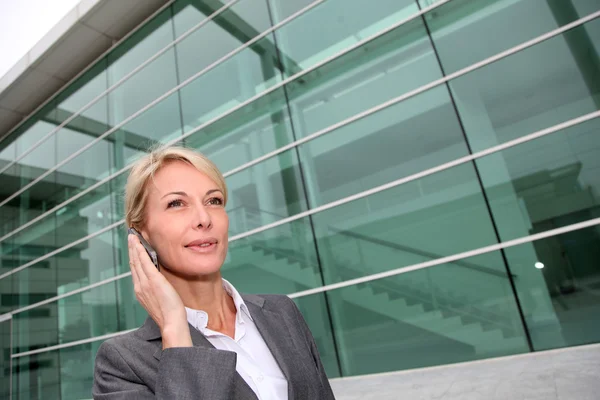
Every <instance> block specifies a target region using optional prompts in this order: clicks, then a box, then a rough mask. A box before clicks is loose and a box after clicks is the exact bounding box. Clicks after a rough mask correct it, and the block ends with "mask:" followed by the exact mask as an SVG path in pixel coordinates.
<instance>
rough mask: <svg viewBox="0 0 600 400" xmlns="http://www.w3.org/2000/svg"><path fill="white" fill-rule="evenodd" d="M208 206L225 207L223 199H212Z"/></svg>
mask: <svg viewBox="0 0 600 400" xmlns="http://www.w3.org/2000/svg"><path fill="white" fill-rule="evenodd" d="M208 204H210V205H211V206H222V205H223V199H222V198H220V197H211V198H210V199H209V200H208Z"/></svg>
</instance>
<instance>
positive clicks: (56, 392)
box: [12, 341, 102, 400]
mask: <svg viewBox="0 0 600 400" xmlns="http://www.w3.org/2000/svg"><path fill="white" fill-rule="evenodd" d="M101 344H102V342H100V341H98V342H92V343H85V344H81V345H78V346H73V347H67V348H64V349H60V350H54V351H51V352H45V353H39V354H34V355H31V356H25V357H18V358H16V359H14V360H13V363H14V364H15V365H16V366H15V375H14V379H13V382H14V383H15V388H16V390H15V388H13V397H12V398H13V399H21V400H30V399H59V398H60V399H88V398H91V392H92V385H93V380H94V376H93V374H94V360H95V358H96V352H97V351H98V348H99V347H100V345H101ZM59 360H60V361H59Z"/></svg>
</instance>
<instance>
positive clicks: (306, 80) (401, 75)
mask: <svg viewBox="0 0 600 400" xmlns="http://www.w3.org/2000/svg"><path fill="white" fill-rule="evenodd" d="M441 77H442V73H441V71H440V68H439V65H438V63H437V60H436V57H435V54H434V52H433V49H432V47H431V44H430V41H429V39H428V37H427V32H426V30H425V27H424V26H423V23H422V21H421V20H420V19H417V20H415V21H411V22H410V23H407V24H404V25H402V26H401V27H398V28H396V29H394V30H393V31H391V32H389V33H387V34H385V35H383V36H381V37H379V38H378V39H375V40H373V41H371V42H369V43H367V44H365V45H363V46H361V47H359V48H356V49H354V50H353V51H351V52H349V53H347V54H345V55H344V56H341V57H339V58H336V59H335V60H333V61H331V62H329V63H327V64H325V65H324V66H322V67H320V68H317V69H316V70H314V71H312V72H310V73H308V74H307V75H304V76H303V77H302V78H301V79H300V80H298V81H293V82H291V83H290V84H288V95H289V98H290V107H291V108H292V111H293V114H292V115H293V117H294V127H295V128H296V131H297V132H299V135H300V136H307V135H309V134H312V133H315V132H317V131H319V130H321V129H324V128H327V127H329V126H331V125H333V124H335V123H338V122H340V121H342V120H344V119H347V118H350V117H353V116H355V115H357V114H359V113H361V112H363V111H365V110H367V109H369V108H372V107H375V106H377V105H380V104H382V103H384V102H386V101H388V100H391V99H393V98H395V97H398V96H400V95H402V94H405V93H407V92H409V91H411V90H414V89H416V88H418V87H420V86H422V85H425V84H427V83H429V82H431V81H435V80H436V79H439V78H441ZM440 97H443V102H449V100H448V99H447V97H448V96H447V95H440ZM423 106H424V107H425V108H423V109H419V108H415V104H412V106H411V107H412V108H410V111H409V109H408V108H407V107H406V106H402V107H404V109H405V110H406V111H404V113H405V115H404V116H403V118H404V119H405V120H406V124H407V125H408V126H406V128H405V129H402V130H398V131H396V132H394V133H392V132H389V135H392V134H394V135H397V136H400V135H399V133H400V132H405V131H408V132H411V131H416V130H417V129H415V128H414V127H415V126H418V125H413V124H414V122H409V121H408V120H409V119H411V118H414V119H416V118H418V117H417V115H418V114H419V112H420V113H421V114H425V113H426V111H432V112H433V111H434V110H435V109H436V107H439V104H438V103H435V102H434V103H431V104H426V103H423ZM448 106H450V104H449V105H448ZM448 106H446V108H448ZM428 115H429V114H428ZM400 118H402V117H398V119H400ZM388 119H389V118H388ZM382 124H383V125H382ZM386 125H388V124H384V123H383V122H381V123H379V126H376V127H373V128H370V129H369V132H375V131H381V132H380V133H382V132H383V131H384V130H385V128H386ZM387 128H388V129H393V128H391V127H389V126H387ZM358 135H359V134H358V132H353V133H352V134H350V133H349V132H345V133H344V136H348V137H353V138H354V139H350V138H348V139H345V140H344V141H353V140H358V139H357V136H358ZM367 136H368V135H364V138H365V140H366V137H367ZM423 136H424V137H428V136H426V135H423ZM438 136H439V134H438ZM331 140H334V139H331ZM368 140H371V139H368ZM338 141H339V140H338ZM325 147H331V146H325ZM329 150H331V149H327V151H329ZM324 151H325V150H324ZM315 156H317V155H316V154H315ZM371 161H373V160H371Z"/></svg>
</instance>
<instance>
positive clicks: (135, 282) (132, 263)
mask: <svg viewBox="0 0 600 400" xmlns="http://www.w3.org/2000/svg"><path fill="white" fill-rule="evenodd" d="M127 249H128V251H129V252H128V254H129V269H130V270H131V279H132V280H133V285H134V287H135V285H139V283H140V278H139V276H138V273H137V268H136V267H135V261H134V259H133V254H132V253H133V252H135V250H134V247H133V235H131V234H129V235H127Z"/></svg>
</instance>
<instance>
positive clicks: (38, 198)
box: [0, 0, 600, 399]
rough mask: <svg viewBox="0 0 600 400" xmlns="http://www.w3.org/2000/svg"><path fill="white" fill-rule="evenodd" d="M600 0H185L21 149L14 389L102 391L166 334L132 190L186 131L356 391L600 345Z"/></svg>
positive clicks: (332, 363) (3, 290)
mask: <svg viewBox="0 0 600 400" xmlns="http://www.w3.org/2000/svg"><path fill="white" fill-rule="evenodd" d="M599 8H600V7H599V5H598V2H597V1H595V0H495V1H493V0H439V1H436V0H419V1H416V0H377V1H366V0H326V1H322V0H317V1H314V0H312V1H311V0H293V1H292V0H233V1H230V2H227V3H225V2H219V1H217V0H176V1H174V2H172V3H171V4H170V5H169V6H168V7H166V8H165V9H164V10H163V11H162V12H161V13H159V14H158V15H157V16H156V17H155V18H153V19H151V20H150V21H149V22H147V23H146V24H144V25H143V26H142V27H140V28H139V29H137V30H136V32H135V33H134V34H132V35H131V36H129V37H128V38H127V39H126V40H125V41H123V42H122V43H120V44H119V45H118V46H116V47H115V48H114V49H113V50H112V51H111V52H109V53H108V54H107V55H106V56H105V57H104V58H102V59H101V60H99V61H98V62H96V63H95V64H94V65H92V66H91V67H90V68H89V69H88V70H87V71H86V72H85V73H84V74H82V75H81V76H80V77H79V78H78V79H77V80H76V81H75V82H74V83H72V84H71V85H70V86H69V87H67V88H66V89H64V90H62V91H61V92H59V93H57V94H56V95H55V96H54V97H53V98H52V99H50V101H49V102H47V104H46V105H45V106H44V107H43V108H42V109H40V110H39V111H38V112H37V113H36V115H35V116H33V117H31V118H30V119H28V120H27V121H25V122H24V123H22V124H21V125H20V126H18V127H17V128H16V129H15V130H14V131H13V132H12V133H11V134H10V135H9V136H7V137H6V138H4V139H3V140H2V141H0V165H1V167H0V182H1V185H0V252H1V254H0V295H1V297H0V347H1V350H2V352H1V353H0V354H1V359H0V371H2V372H1V373H0V398H2V399H5V398H11V396H12V399H38V398H40V399H41V398H43V399H79V398H90V397H91V394H90V393H91V392H90V391H91V385H92V378H93V364H94V357H95V353H96V350H97V348H98V346H99V345H100V344H101V343H102V340H104V339H106V338H107V337H110V336H112V335H115V334H119V333H122V332H125V331H128V330H130V329H134V328H136V327H138V326H139V325H141V323H142V322H143V321H144V319H145V318H146V313H145V311H144V310H143V309H142V308H141V306H140V305H139V304H138V303H137V301H136V300H135V297H134V294H133V290H132V283H131V278H130V276H129V273H128V271H129V266H128V257H127V243H126V230H125V226H124V220H123V217H124V215H123V188H124V182H125V179H126V177H127V172H128V167H129V166H130V165H131V163H132V161H133V160H135V159H136V158H137V157H139V156H140V155H142V154H144V153H145V152H146V151H147V149H148V148H150V147H152V146H158V145H165V144H172V143H183V144H185V145H186V146H188V147H192V148H195V149H198V150H200V151H201V152H203V153H204V154H206V155H207V156H208V157H210V158H211V159H212V160H213V161H214V162H215V163H216V164H217V165H218V166H219V168H220V169H221V170H222V171H223V172H224V173H225V175H226V180H227V184H228V187H229V191H230V199H229V203H228V205H227V210H228V212H229V216H230V221H231V222H230V225H231V229H230V241H231V242H230V245H229V254H228V258H227V261H226V264H225V265H224V267H223V274H224V277H225V278H227V279H229V280H230V281H232V282H233V283H234V285H235V286H236V287H237V288H238V290H240V291H241V292H246V293H281V294H288V295H290V296H291V297H293V298H294V299H295V301H296V302H297V304H298V306H299V308H300V309H301V311H302V312H303V314H304V316H305V318H306V320H307V322H308V324H309V326H310V328H311V329H312V332H313V334H314V336H315V339H316V342H317V344H318V347H319V350H320V352H321V356H322V359H323V362H324V365H325V366H326V369H327V373H328V375H329V377H330V378H335V377H344V376H351V375H358V374H368V373H377V372H384V371H395V370H402V369H409V368H417V367H425V366H433V365H440V364H446V363H455V362H462V361H470V360H477V359H482V358H489V357H495V356H502V355H510V354H517V353H526V352H532V351H539V350H545V349H552V348H560V347H565V346H575V345H581V344H586V343H595V342H600V119H599V117H600V111H599V109H600V58H599V56H598V53H599V51H600V20H599V19H598V17H599V16H600V15H599Z"/></svg>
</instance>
